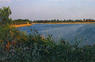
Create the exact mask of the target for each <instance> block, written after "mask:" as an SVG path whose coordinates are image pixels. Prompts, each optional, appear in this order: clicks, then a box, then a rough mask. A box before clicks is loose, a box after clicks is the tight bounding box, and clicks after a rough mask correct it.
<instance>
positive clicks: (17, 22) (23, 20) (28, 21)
mask: <svg viewBox="0 0 95 62" xmlns="http://www.w3.org/2000/svg"><path fill="white" fill-rule="evenodd" d="M27 23H31V21H30V20H28V19H17V20H13V24H16V25H17V24H27Z"/></svg>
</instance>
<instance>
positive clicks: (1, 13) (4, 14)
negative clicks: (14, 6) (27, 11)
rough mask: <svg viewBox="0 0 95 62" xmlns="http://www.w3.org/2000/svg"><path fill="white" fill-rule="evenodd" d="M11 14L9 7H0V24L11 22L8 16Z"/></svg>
mask: <svg viewBox="0 0 95 62" xmlns="http://www.w3.org/2000/svg"><path fill="white" fill-rule="evenodd" d="M10 15H11V10H10V8H9V7H3V8H0V20H1V23H2V24H7V23H10V22H11V19H10V18H9V16H10Z"/></svg>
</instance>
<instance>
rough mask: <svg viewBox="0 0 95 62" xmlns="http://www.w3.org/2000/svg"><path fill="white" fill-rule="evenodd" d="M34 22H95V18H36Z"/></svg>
mask: <svg viewBox="0 0 95 62" xmlns="http://www.w3.org/2000/svg"><path fill="white" fill-rule="evenodd" d="M32 22H36V23H48V22H95V20H93V19H83V20H58V19H54V20H34V21H32Z"/></svg>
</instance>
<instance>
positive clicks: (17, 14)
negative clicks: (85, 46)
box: [0, 0, 95, 20]
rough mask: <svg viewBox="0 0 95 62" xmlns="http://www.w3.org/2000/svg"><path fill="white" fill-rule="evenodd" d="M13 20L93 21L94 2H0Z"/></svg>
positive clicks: (42, 0)
mask: <svg viewBox="0 0 95 62" xmlns="http://www.w3.org/2000/svg"><path fill="white" fill-rule="evenodd" d="M3 6H10V8H11V10H12V15H11V17H12V18H13V19H30V20H34V19H82V18H91V19H95V0H0V7H3Z"/></svg>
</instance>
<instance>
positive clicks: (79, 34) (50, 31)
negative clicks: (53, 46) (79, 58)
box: [19, 24, 95, 45]
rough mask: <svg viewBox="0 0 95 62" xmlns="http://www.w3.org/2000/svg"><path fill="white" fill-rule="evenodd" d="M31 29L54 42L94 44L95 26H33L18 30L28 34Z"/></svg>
mask: <svg viewBox="0 0 95 62" xmlns="http://www.w3.org/2000/svg"><path fill="white" fill-rule="evenodd" d="M31 29H32V30H37V31H38V32H39V33H40V34H41V35H44V36H45V37H47V36H48V35H52V37H53V39H54V40H55V42H59V40H61V39H64V40H66V41H68V42H70V43H75V42H76V41H80V44H81V45H93V44H95V24H35V25H32V26H29V27H20V28H19V30H21V31H24V32H26V33H28V34H29V33H31Z"/></svg>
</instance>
